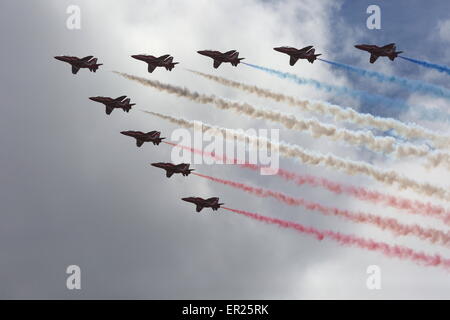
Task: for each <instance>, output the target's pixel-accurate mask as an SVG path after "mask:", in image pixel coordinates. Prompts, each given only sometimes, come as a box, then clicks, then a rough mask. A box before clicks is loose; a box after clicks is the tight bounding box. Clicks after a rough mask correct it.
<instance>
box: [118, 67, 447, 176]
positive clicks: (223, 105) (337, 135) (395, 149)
mask: <svg viewBox="0 0 450 320" xmlns="http://www.w3.org/2000/svg"><path fill="white" fill-rule="evenodd" d="M117 73H118V74H119V75H121V76H123V77H124V78H126V79H129V80H132V81H136V82H139V83H141V84H143V85H145V86H150V87H152V88H155V89H158V90H162V91H165V92H168V93H172V94H175V95H177V96H180V97H185V98H188V99H190V100H192V101H195V102H199V103H203V104H213V105H215V106H216V107H218V108H219V109H223V110H232V111H235V112H238V113H240V114H245V115H248V116H250V117H252V118H255V119H265V120H269V121H273V122H278V123H281V124H282V125H284V126H285V127H286V128H288V129H293V130H299V131H306V132H309V133H310V134H311V135H312V136H313V137H322V136H326V137H328V138H330V139H332V140H335V141H336V140H342V141H345V142H347V143H348V144H351V145H355V146H364V147H366V148H368V149H370V150H372V151H375V152H384V153H391V154H393V155H394V156H395V157H397V158H406V157H411V156H413V157H426V159H427V160H428V162H429V164H428V165H429V166H433V167H436V166H439V165H444V166H446V167H447V168H448V169H450V154H449V153H444V152H433V153H431V152H430V150H429V149H428V148H427V147H425V146H415V145H413V144H410V143H404V144H402V145H398V144H396V141H395V139H394V138H392V137H375V136H374V135H373V134H372V133H371V132H370V131H360V132H353V131H350V130H347V129H340V128H337V127H335V126H333V125H325V124H322V123H320V122H319V121H317V120H314V119H306V120H302V119H297V118H295V117H294V116H293V115H289V114H283V113H280V112H276V111H271V110H262V109H257V108H255V107H253V106H252V105H250V104H248V103H237V102H231V101H228V100H225V99H222V98H218V97H216V96H214V95H204V94H200V93H198V92H191V91H190V90H189V89H187V88H181V87H178V86H173V85H170V84H165V83H161V82H159V81H155V80H148V79H145V78H141V77H137V76H133V75H129V74H126V73H119V72H117Z"/></svg>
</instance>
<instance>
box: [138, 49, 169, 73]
mask: <svg viewBox="0 0 450 320" xmlns="http://www.w3.org/2000/svg"><path fill="white" fill-rule="evenodd" d="M131 57H132V58H134V59H136V60H141V61H144V62H146V63H147V64H148V72H150V73H152V72H153V71H154V70H155V69H156V67H164V68H166V70H169V71H171V70H172V69H173V68H174V67H175V65H176V64H178V62H172V61H173V57H171V56H170V54H165V55H163V56H161V57H158V58H157V57H154V56H150V55H145V54H136V55H134V56H131Z"/></svg>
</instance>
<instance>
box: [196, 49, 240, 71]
mask: <svg viewBox="0 0 450 320" xmlns="http://www.w3.org/2000/svg"><path fill="white" fill-rule="evenodd" d="M197 52H198V53H200V54H201V55H204V56H207V57H210V58H212V59H214V68H216V69H217V68H218V67H219V66H220V64H221V63H222V62H229V63H231V65H233V66H235V67H236V66H237V65H238V64H239V63H240V62H241V60H243V59H244V58H239V52H237V51H236V50H231V51H228V52H225V53H222V52H220V51H212V50H203V51H197Z"/></svg>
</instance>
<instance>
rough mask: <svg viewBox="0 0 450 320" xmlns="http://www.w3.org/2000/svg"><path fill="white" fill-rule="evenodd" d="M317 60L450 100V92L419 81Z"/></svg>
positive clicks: (380, 80)
mask: <svg viewBox="0 0 450 320" xmlns="http://www.w3.org/2000/svg"><path fill="white" fill-rule="evenodd" d="M317 60H320V61H323V62H326V63H328V64H331V65H333V66H335V67H339V68H342V69H345V70H347V71H350V72H354V73H356V74H358V75H360V76H363V77H367V78H373V79H375V80H376V81H378V82H387V83H395V84H398V85H400V86H402V87H404V88H406V89H408V90H410V91H414V92H424V93H429V94H433V95H435V96H438V97H441V98H446V99H450V90H448V89H446V88H442V87H439V86H436V85H433V84H429V83H425V82H422V81H419V80H410V79H406V78H401V77H396V76H389V75H386V74H383V73H380V72H376V71H369V70H364V69H361V68H357V67H353V66H349V65H347V64H343V63H339V62H334V61H329V60H325V59H317Z"/></svg>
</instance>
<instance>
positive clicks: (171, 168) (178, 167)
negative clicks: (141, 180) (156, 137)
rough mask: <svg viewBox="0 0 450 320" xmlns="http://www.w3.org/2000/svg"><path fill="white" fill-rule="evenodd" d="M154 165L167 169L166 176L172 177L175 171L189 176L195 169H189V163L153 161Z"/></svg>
mask: <svg viewBox="0 0 450 320" xmlns="http://www.w3.org/2000/svg"><path fill="white" fill-rule="evenodd" d="M151 165H152V166H154V167H157V168H161V169H164V170H166V177H167V178H170V177H171V176H172V175H173V174H174V173H181V174H182V175H183V176H185V177H187V176H188V175H189V174H190V173H191V172H192V171H194V169H189V163H180V164H173V163H168V162H156V163H151Z"/></svg>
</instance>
